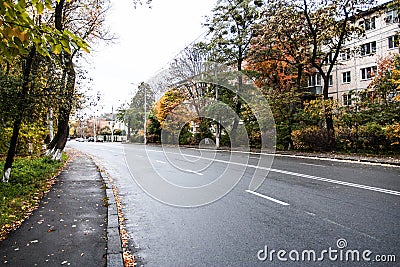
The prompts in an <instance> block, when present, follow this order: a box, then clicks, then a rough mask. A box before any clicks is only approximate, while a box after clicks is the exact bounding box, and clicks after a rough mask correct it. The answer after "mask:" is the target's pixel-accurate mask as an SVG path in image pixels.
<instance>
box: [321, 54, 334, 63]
mask: <svg viewBox="0 0 400 267" xmlns="http://www.w3.org/2000/svg"><path fill="white" fill-rule="evenodd" d="M332 61H333V55H332V53H329V54H328V55H326V58H325V59H324V61H323V62H322V64H323V65H329V64H331V63H332Z"/></svg>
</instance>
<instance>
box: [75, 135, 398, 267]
mask: <svg viewBox="0 0 400 267" xmlns="http://www.w3.org/2000/svg"><path fill="white" fill-rule="evenodd" d="M69 146H72V147H74V148H78V149H80V150H83V151H85V152H87V153H90V154H92V155H94V156H95V157H96V158H97V159H98V161H99V162H101V163H102V164H103V166H104V167H105V168H106V169H107V171H108V172H109V173H110V175H111V177H113V179H114V180H115V182H116V184H117V187H118V188H119V191H120V195H121V196H122V202H123V206H124V208H123V209H124V213H125V217H126V218H127V219H128V220H127V221H126V225H127V231H128V233H129V235H130V241H131V242H132V243H131V244H132V245H133V246H135V247H134V248H133V251H135V254H136V255H137V256H139V257H141V258H142V261H143V263H144V264H146V265H148V266H172V265H175V266H188V265H194V266H198V265H208V266H215V265H219V266H254V265H260V266H262V265H267V264H269V265H286V264H289V263H290V264H292V265H293V266H298V265H313V266H337V265H347V264H348V265H352V264H354V263H351V262H350V263H346V262H344V261H341V262H340V261H338V260H336V261H329V259H328V256H327V255H326V257H325V261H323V262H315V263H314V262H312V263H310V262H306V263H304V262H303V263H299V262H298V263H296V262H293V261H291V260H288V262H281V261H279V260H278V259H277V258H276V254H275V258H274V260H273V261H272V262H268V261H270V259H269V258H268V259H267V260H266V261H265V262H262V261H260V260H259V259H258V257H257V253H258V252H259V250H263V249H264V247H265V246H268V248H269V250H276V251H278V250H280V249H285V250H286V251H288V252H289V251H291V250H298V251H300V252H301V251H302V250H315V251H316V252H317V253H319V252H321V251H322V250H324V249H328V248H329V247H331V248H332V249H338V248H337V244H336V242H337V240H339V239H341V238H344V239H345V240H346V241H347V244H348V246H347V248H346V249H358V250H360V251H364V250H367V249H368V250H370V251H372V255H373V257H375V255H378V254H384V255H397V257H398V255H399V252H400V251H399V247H400V246H399V245H400V244H399V240H398V236H399V231H400V226H399V224H398V221H399V219H400V218H399V197H400V182H399V177H400V171H399V168H398V167H389V166H377V165H370V164H361V163H357V162H355V163H348V162H341V161H321V160H313V159H309V160H305V159H298V158H294V157H281V156H277V157H275V160H274V163H273V165H272V170H271V171H270V172H269V174H268V177H267V179H266V180H265V181H264V183H263V184H262V186H261V187H260V188H259V189H257V190H256V192H255V193H252V192H248V191H246V190H247V189H248V186H249V182H250V178H251V176H252V168H248V169H247V170H246V173H245V175H244V177H243V179H242V180H241V181H240V182H239V183H238V184H237V186H236V187H235V188H234V189H233V190H232V191H231V192H230V193H229V194H227V195H226V196H225V197H223V198H222V199H220V200H218V201H216V202H214V203H211V204H209V205H206V206H202V207H199V208H177V207H172V206H169V205H166V204H162V203H160V202H158V201H156V200H154V199H153V198H152V197H150V196H148V195H147V194H146V193H145V192H143V191H142V190H141V189H140V188H139V187H138V185H137V184H136V182H135V180H134V179H133V177H132V176H131V173H132V174H133V176H139V175H142V176H143V177H150V176H153V175H158V174H157V173H156V172H155V170H157V171H158V172H160V173H164V174H168V173H169V174H170V175H169V176H168V177H174V178H175V179H176V180H175V182H177V183H179V182H182V181H184V180H185V179H186V180H187V179H193V181H194V180H197V181H199V180H201V181H204V180H207V179H209V177H212V175H210V174H213V173H219V172H220V171H221V169H224V168H225V167H226V166H225V165H227V164H228V160H227V159H229V153H228V152H218V153H217V156H216V160H215V162H214V163H212V164H211V166H210V167H209V168H208V169H207V170H206V171H205V172H204V173H207V175H199V174H196V173H188V172H183V171H182V170H178V169H176V168H174V167H172V166H171V165H170V164H169V163H168V162H166V161H165V157H164V153H163V152H162V149H161V147H158V146H148V147H147V153H146V151H145V146H143V145H129V144H128V145H121V144H89V143H77V142H70V144H69ZM166 153H167V155H168V157H169V158H170V159H171V160H172V161H174V158H177V157H179V154H180V153H183V154H185V155H187V157H190V156H191V155H192V156H195V157H199V156H200V153H199V151H197V150H194V149H181V152H179V151H178V150H177V149H175V148H167V149H166ZM124 154H125V156H126V160H127V161H128V162H129V161H132V164H129V165H130V170H129V168H128V166H127V165H126V162H125V159H124ZM244 156H245V155H244V154H243V153H232V158H231V160H230V162H231V163H233V164H234V163H235V162H241V161H242V159H241V157H244ZM253 157H254V158H253ZM257 157H258V156H257V155H256V154H254V155H251V157H250V162H249V164H250V165H256V164H257V162H256V161H257V159H256V158H257ZM201 160H203V161H209V160H208V159H206V156H205V158H201ZM150 161H151V162H153V163H155V164H154V165H153V166H154V169H153V167H152V166H151V164H150ZM183 164H184V165H183V166H186V167H187V169H188V170H189V169H190V168H191V167H192V168H193V165H191V164H192V163H190V162H186V163H183ZM130 172H131V173H130ZM232 175H235V174H234V173H232ZM305 175H312V176H313V178H312V179H310V177H309V178H305V177H304V176H305ZM302 176H303V177H302ZM193 177H196V178H193ZM325 179H329V180H325ZM346 183H351V184H346ZM317 255H319V254H317ZM286 257H288V255H286ZM371 258H372V256H371ZM360 264H361V265H365V264H367V263H365V262H364V263H359V264H356V265H360ZM392 264H393V263H392ZM389 265H391V264H389Z"/></svg>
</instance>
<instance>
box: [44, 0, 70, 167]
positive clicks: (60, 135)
mask: <svg viewBox="0 0 400 267" xmlns="http://www.w3.org/2000/svg"><path fill="white" fill-rule="evenodd" d="M64 2H65V0H60V1H59V2H57V4H56V8H55V14H54V25H55V28H56V29H57V30H59V31H62V30H63V9H64ZM61 61H63V64H64V66H63V72H64V74H63V81H62V82H63V86H64V92H66V99H65V103H64V104H63V106H62V107H61V108H60V112H59V114H58V125H57V133H56V135H55V136H54V138H53V140H52V141H51V142H50V144H49V146H48V150H47V155H49V156H51V157H52V158H53V159H55V160H60V159H61V155H62V151H63V150H64V147H65V145H66V143H67V139H68V135H69V125H68V123H69V116H70V114H71V110H72V102H73V96H74V94H75V79H76V73H75V69H74V65H73V62H72V55H70V54H67V53H61Z"/></svg>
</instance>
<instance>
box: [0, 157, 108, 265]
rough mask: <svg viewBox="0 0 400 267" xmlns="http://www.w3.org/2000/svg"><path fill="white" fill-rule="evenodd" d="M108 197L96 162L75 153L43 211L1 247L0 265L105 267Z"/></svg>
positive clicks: (45, 200) (49, 195) (41, 208)
mask: <svg viewBox="0 0 400 267" xmlns="http://www.w3.org/2000/svg"><path fill="white" fill-rule="evenodd" d="M105 196H106V195H105V190H104V187H103V182H102V179H101V176H100V174H99V172H98V171H97V167H96V165H95V164H94V163H93V161H92V160H91V159H89V158H88V157H87V156H86V155H84V154H80V153H78V152H74V153H72V160H71V162H69V163H68V165H67V167H66V168H65V170H64V171H63V172H62V173H61V174H60V176H59V177H58V178H57V182H56V184H54V185H53V187H52V189H51V191H50V192H49V193H48V194H47V195H46V196H45V197H44V198H43V199H42V201H41V203H40V206H39V208H38V209H37V210H35V211H34V212H33V214H32V215H31V217H30V218H29V219H27V220H26V221H25V222H24V223H23V224H22V226H21V227H20V228H19V229H17V230H16V231H14V232H12V233H10V234H9V236H8V237H7V238H6V239H5V240H4V241H2V242H0V256H1V259H0V265H1V266H18V267H20V266H84V267H90V266H96V267H98V266H106V253H107V241H106V239H107V232H106V231H107V207H106V206H105V205H104V201H105V200H106V199H105Z"/></svg>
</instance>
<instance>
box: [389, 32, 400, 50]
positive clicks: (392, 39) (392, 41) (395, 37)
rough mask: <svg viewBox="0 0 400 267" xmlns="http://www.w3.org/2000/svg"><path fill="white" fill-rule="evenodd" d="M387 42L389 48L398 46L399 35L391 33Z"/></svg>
mask: <svg viewBox="0 0 400 267" xmlns="http://www.w3.org/2000/svg"><path fill="white" fill-rule="evenodd" d="M388 42H389V49H392V48H396V47H399V36H398V35H392V36H390V37H388Z"/></svg>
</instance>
